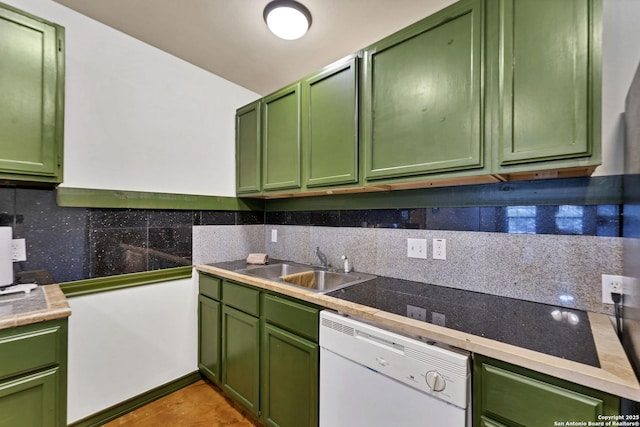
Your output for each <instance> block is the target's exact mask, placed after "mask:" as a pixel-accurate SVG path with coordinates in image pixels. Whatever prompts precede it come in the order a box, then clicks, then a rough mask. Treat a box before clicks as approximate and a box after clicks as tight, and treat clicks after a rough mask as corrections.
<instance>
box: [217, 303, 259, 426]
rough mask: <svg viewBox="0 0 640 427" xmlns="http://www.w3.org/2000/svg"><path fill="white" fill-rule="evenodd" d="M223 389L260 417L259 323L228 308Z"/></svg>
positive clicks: (224, 326)
mask: <svg viewBox="0 0 640 427" xmlns="http://www.w3.org/2000/svg"><path fill="white" fill-rule="evenodd" d="M223 298H224V297H223ZM222 387H223V389H224V390H225V391H226V392H228V393H229V394H230V395H231V396H232V397H233V398H235V399H236V400H237V401H238V402H240V403H241V404H242V405H243V406H245V407H246V408H247V409H248V410H249V411H251V413H252V414H254V415H255V416H259V415H260V414H259V408H260V406H259V404H260V400H259V396H260V319H259V318H257V317H254V316H250V315H248V314H246V313H243V312H241V311H239V310H236V309H234V308H233V307H229V306H227V305H223V307H222Z"/></svg>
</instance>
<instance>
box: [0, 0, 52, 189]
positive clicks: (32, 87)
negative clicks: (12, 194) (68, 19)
mask: <svg viewBox="0 0 640 427" xmlns="http://www.w3.org/2000/svg"><path fill="white" fill-rule="evenodd" d="M58 31H60V32H62V29H60V30H57V29H56V27H55V26H53V25H49V24H46V23H44V22H41V21H39V20H36V19H34V18H31V17H28V16H24V15H21V14H19V13H16V12H14V11H13V10H10V9H4V8H0V57H1V58H2V61H0V93H2V97H1V98H0V110H1V111H2V114H0V147H2V150H0V172H6V173H11V174H16V177H17V178H19V175H21V174H26V175H36V176H44V177H49V178H55V177H57V175H58V174H59V172H60V169H61V167H60V165H59V163H60V162H61V161H62V159H61V158H59V156H60V155H61V154H60V153H61V151H59V147H60V146H61V144H62V140H61V136H62V129H61V128H62V113H63V111H62V107H61V106H60V107H59V108H58V103H59V102H61V98H62V96H63V93H62V79H63V75H62V71H61V72H60V73H59V72H58V69H59V68H60V70H62V65H61V62H62V61H63V56H62V53H61V51H62V39H61V38H60V45H58ZM58 50H60V54H59V52H58ZM59 62H60V63H59ZM58 178H60V177H58ZM36 179H37V178H36Z"/></svg>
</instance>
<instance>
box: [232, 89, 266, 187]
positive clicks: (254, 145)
mask: <svg viewBox="0 0 640 427" xmlns="http://www.w3.org/2000/svg"><path fill="white" fill-rule="evenodd" d="M261 105H262V101H261V100H258V101H255V102H252V103H251V104H249V105H246V106H244V107H242V108H240V109H238V111H237V112H236V192H237V193H238V194H251V193H260V190H262V188H261V179H262V176H261V175H262V153H261V151H262V144H261V139H262V128H261V126H260V121H261V116H260V112H261Z"/></svg>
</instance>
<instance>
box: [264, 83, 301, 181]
mask: <svg viewBox="0 0 640 427" xmlns="http://www.w3.org/2000/svg"><path fill="white" fill-rule="evenodd" d="M262 118H263V122H262V144H263V146H262V153H263V154H262V155H263V162H262V177H263V179H262V183H263V189H264V190H286V189H292V188H300V184H301V179H300V159H301V151H300V150H301V142H300V83H294V84H292V85H289V86H287V87H285V88H283V89H281V90H279V91H277V92H275V93H272V94H271V95H268V96H267V97H265V98H264V99H263V111H262Z"/></svg>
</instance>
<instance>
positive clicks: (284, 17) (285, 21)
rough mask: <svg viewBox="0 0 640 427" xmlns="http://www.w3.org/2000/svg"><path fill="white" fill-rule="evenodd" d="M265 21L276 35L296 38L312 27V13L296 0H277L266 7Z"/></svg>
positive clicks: (283, 37) (287, 38)
mask: <svg viewBox="0 0 640 427" xmlns="http://www.w3.org/2000/svg"><path fill="white" fill-rule="evenodd" d="M264 21H265V22H266V23H267V26H268V27H269V29H270V30H271V32H272V33H273V34H275V35H276V36H278V37H280V38H281V39H285V40H295V39H299V38H300V37H302V36H304V35H305V34H306V33H307V31H308V30H309V27H311V13H309V10H308V9H307V8H306V7H304V6H303V5H301V4H300V3H298V2H296V1H288V0H275V1H272V2H271V3H269V4H268V5H267V6H266V7H265V8H264Z"/></svg>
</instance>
